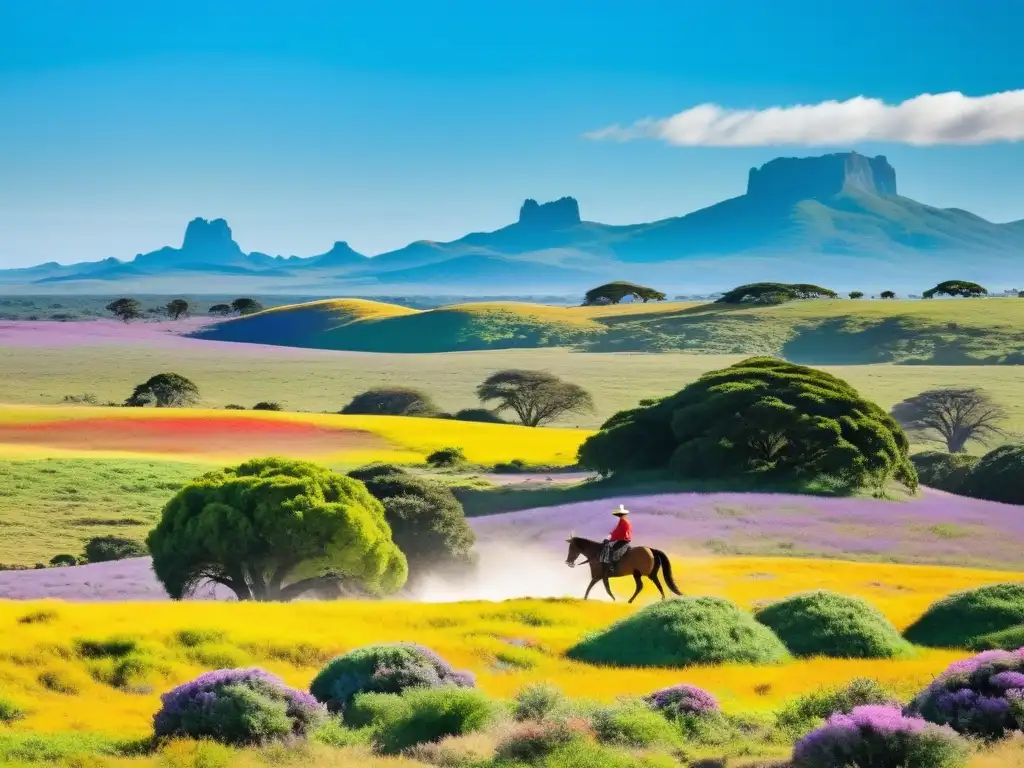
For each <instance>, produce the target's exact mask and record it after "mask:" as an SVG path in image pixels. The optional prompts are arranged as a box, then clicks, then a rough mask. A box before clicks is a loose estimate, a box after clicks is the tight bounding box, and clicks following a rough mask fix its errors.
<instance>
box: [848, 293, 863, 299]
mask: <svg viewBox="0 0 1024 768" xmlns="http://www.w3.org/2000/svg"><path fill="white" fill-rule="evenodd" d="M850 298H851V299H863V298H864V293H863V292H862V291H850Z"/></svg>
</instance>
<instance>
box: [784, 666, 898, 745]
mask: <svg viewBox="0 0 1024 768" xmlns="http://www.w3.org/2000/svg"><path fill="white" fill-rule="evenodd" d="M869 704H877V705H888V706H898V702H897V701H896V698H895V697H894V696H893V695H892V694H891V693H890V692H889V691H887V690H886V689H885V688H883V687H882V686H881V685H879V684H878V683H876V682H875V681H874V680H867V679H864V678H859V679H857V680H853V681H852V682H851V683H850V684H849V685H847V686H845V687H843V688H833V689H824V690H817V691H812V692H810V693H806V694H804V695H803V696H800V697H798V698H796V699H794V700H793V701H790V702H788V703H787V704H785V705H784V706H783V707H782V709H780V710H779V712H778V714H777V715H776V718H775V725H776V727H777V728H778V729H779V730H780V731H782V732H783V733H785V734H786V735H787V736H789V737H790V738H799V737H801V736H804V735H806V734H808V733H810V732H811V731H813V730H814V729H815V728H818V727H820V726H821V725H822V724H823V723H824V722H825V721H826V720H828V718H829V717H831V716H832V715H834V714H836V713H839V714H844V715H848V714H850V713H851V712H852V711H853V710H854V708H855V707H862V706H866V705H869Z"/></svg>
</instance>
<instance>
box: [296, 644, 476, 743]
mask: <svg viewBox="0 0 1024 768" xmlns="http://www.w3.org/2000/svg"><path fill="white" fill-rule="evenodd" d="M474 685H475V681H474V679H473V676H472V675H471V674H470V673H468V672H459V671H457V670H455V669H454V668H453V667H452V666H451V664H449V663H448V662H447V661H445V660H444V659H442V658H441V657H440V656H439V655H437V654H436V653H435V652H434V651H432V650H430V649H429V648H424V647H423V646H420V645H415V644H412V643H398V644H394V645H369V646H366V647H364V648H357V649H355V650H354V651H350V652H349V653H346V654H344V655H342V656H338V657H337V658H335V659H332V660H331V661H330V662H328V664H327V666H325V667H324V668H323V669H322V670H320V672H319V674H317V676H316V677H315V678H313V682H312V683H310V686H309V691H310V693H312V694H313V696H315V697H316V699H317V701H319V702H321V703H323V704H325V705H326V706H327V708H328V709H329V710H331V711H332V712H343V713H345V718H346V722H348V712H347V708H348V707H349V705H350V704H351V703H352V700H353V699H354V698H355V696H356V695H357V694H360V693H403V692H404V691H407V690H410V689H413V688H437V687H442V686H453V687H461V688H471V687H473V686H474ZM363 724H364V725H365V723H363Z"/></svg>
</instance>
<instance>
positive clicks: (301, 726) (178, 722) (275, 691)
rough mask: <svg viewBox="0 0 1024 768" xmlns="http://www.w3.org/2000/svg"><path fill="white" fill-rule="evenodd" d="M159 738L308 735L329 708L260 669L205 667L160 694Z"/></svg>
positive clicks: (233, 740)
mask: <svg viewBox="0 0 1024 768" xmlns="http://www.w3.org/2000/svg"><path fill="white" fill-rule="evenodd" d="M160 699H161V702H162V706H161V708H160V711H159V712H157V713H156V715H154V717H153V731H154V733H155V735H156V736H157V737H158V738H164V737H173V736H185V737H188V738H193V739H202V738H208V739H213V740H214V741H217V742H220V743H223V744H231V745H246V744H267V743H270V742H274V741H284V740H287V739H290V738H301V737H305V736H307V735H308V734H309V733H310V732H311V731H312V730H314V729H315V728H316V727H317V726H318V725H320V724H321V723H322V722H323V720H324V716H325V715H326V711H325V710H324V708H323V707H322V706H321V705H320V704H319V703H318V702H317V701H316V700H315V699H314V698H313V697H312V696H310V695H309V694H307V693H303V692H302V691H298V690H296V689H294V688H290V687H288V686H287V685H285V684H284V682H283V681H281V680H280V679H279V678H277V677H275V676H274V675H271V674H270V673H269V672H265V671H264V670H262V669H256V668H251V669H222V670H218V671H216V672H207V673H206V674H204V675H200V676H199V677H197V678H196V679H195V680H192V681H191V682H188V683H185V684H184V685H180V686H178V687H177V688H175V689H173V690H171V691H169V692H168V693H165V694H164V695H163V696H161V697H160Z"/></svg>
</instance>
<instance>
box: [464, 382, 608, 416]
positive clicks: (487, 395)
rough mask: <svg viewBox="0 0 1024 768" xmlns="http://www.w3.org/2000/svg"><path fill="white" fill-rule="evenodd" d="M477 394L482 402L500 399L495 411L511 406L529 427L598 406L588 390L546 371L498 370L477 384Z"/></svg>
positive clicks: (507, 408)
mask: <svg viewBox="0 0 1024 768" xmlns="http://www.w3.org/2000/svg"><path fill="white" fill-rule="evenodd" d="M476 394H477V397H478V398H480V402H481V403H484V404H487V403H490V402H496V403H497V406H496V407H495V409H494V410H495V412H498V413H500V412H501V411H504V410H511V411H512V412H514V413H515V414H516V416H518V417H519V421H520V423H521V424H523V425H525V426H527V427H536V426H539V425H541V424H548V423H550V422H552V421H555V420H556V419H558V418H559V417H560V416H564V415H566V414H568V413H586V412H590V411H593V409H594V401H593V399H592V398H591V397H590V393H589V392H587V390H585V389H583V387H581V386H579V385H578V384H572V383H571V382H568V381H563V380H562V379H560V378H558V377H557V376H555V375H554V374H553V373H548V372H546V371H519V370H507V371H498V372H497V373H492V374H491V375H490V376H488V377H487V379H485V380H484V382H483V383H482V384H481V385H480V386H478V387H477V388H476Z"/></svg>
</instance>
